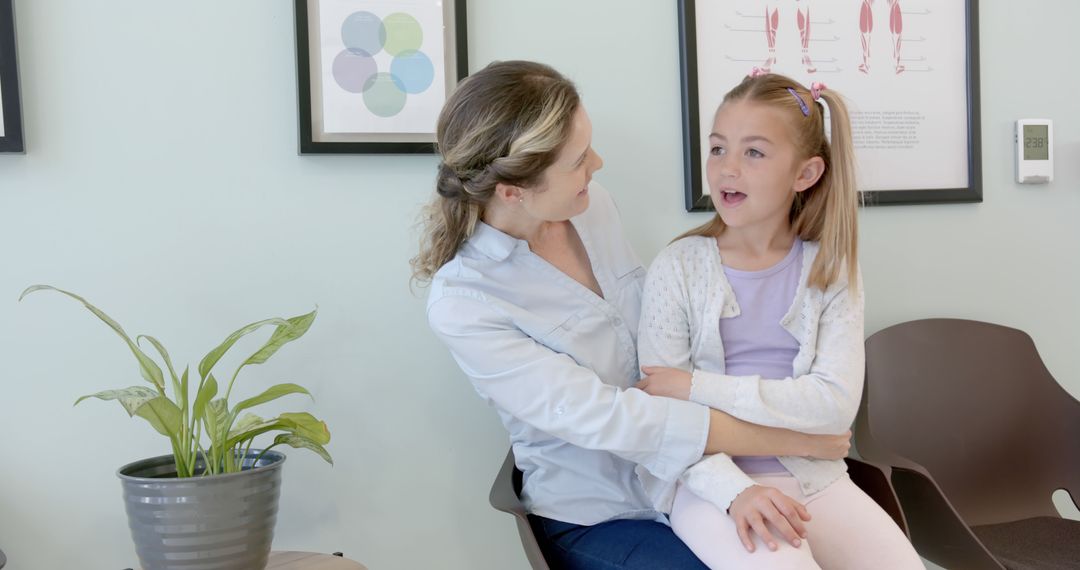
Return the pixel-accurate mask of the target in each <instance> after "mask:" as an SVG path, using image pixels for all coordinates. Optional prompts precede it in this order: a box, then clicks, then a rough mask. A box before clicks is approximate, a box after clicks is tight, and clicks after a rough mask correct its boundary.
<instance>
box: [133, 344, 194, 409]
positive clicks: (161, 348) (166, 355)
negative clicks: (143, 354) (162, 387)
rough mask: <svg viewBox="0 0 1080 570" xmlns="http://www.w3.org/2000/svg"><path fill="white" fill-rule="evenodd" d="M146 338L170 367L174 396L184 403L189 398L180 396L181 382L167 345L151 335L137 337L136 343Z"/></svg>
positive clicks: (185, 395) (184, 395)
mask: <svg viewBox="0 0 1080 570" xmlns="http://www.w3.org/2000/svg"><path fill="white" fill-rule="evenodd" d="M144 338H145V339H146V340H148V341H150V344H152V345H154V348H156V349H157V351H158V354H160V355H161V358H162V360H164V361H165V366H166V367H168V369H169V375H170V376H171V377H172V384H173V392H174V394H173V395H174V396H175V397H176V399H177V400H180V401H181V402H182V401H183V400H184V398H187V394H186V393H185V394H180V382H179V380H177V379H176V370H175V369H174V368H173V363H172V359H171V358H169V351H167V350H165V345H163V344H161V343H160V342H158V339H156V338H154V337H152V336H150V335H146V334H141V335H139V336H137V337H135V341H136V343H138V342H140V341H142V339H144Z"/></svg>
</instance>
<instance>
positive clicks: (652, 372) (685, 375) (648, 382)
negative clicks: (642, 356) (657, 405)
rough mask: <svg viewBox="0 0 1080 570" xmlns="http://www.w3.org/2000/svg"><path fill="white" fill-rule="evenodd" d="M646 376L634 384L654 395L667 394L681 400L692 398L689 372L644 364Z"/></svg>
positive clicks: (643, 370)
mask: <svg viewBox="0 0 1080 570" xmlns="http://www.w3.org/2000/svg"><path fill="white" fill-rule="evenodd" d="M641 371H642V372H644V373H645V378H643V379H642V380H641V381H640V382H638V383H637V384H635V385H634V387H635V388H637V389H639V390H644V391H645V392H646V393H648V394H649V395H652V396H667V397H668V398H676V399H679V400H689V399H690V385H691V378H693V376H691V375H690V373H689V372H686V371H685V370H679V369H678V368H666V367H663V366H642V367H641Z"/></svg>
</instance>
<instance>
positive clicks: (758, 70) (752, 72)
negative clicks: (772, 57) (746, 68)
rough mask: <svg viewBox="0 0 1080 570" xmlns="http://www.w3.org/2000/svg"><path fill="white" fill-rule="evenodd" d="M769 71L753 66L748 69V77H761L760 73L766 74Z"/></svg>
mask: <svg viewBox="0 0 1080 570" xmlns="http://www.w3.org/2000/svg"><path fill="white" fill-rule="evenodd" d="M768 74H769V72H768V71H765V70H764V69H761V68H760V67H754V69H751V70H750V77H761V76H762V75H768Z"/></svg>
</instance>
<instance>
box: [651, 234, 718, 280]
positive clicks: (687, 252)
mask: <svg viewBox="0 0 1080 570" xmlns="http://www.w3.org/2000/svg"><path fill="white" fill-rule="evenodd" d="M718 266H719V259H718V253H717V250H716V240H715V239H713V238H711V237H704V236H688V237H684V238H682V239H678V240H675V241H673V242H671V243H670V244H668V245H667V247H665V248H664V249H662V250H660V253H658V254H657V255H656V259H654V260H653V262H652V265H650V266H649V272H650V273H652V272H654V271H662V272H665V273H679V274H686V273H701V272H702V271H708V270H709V269H711V268H713V267H718Z"/></svg>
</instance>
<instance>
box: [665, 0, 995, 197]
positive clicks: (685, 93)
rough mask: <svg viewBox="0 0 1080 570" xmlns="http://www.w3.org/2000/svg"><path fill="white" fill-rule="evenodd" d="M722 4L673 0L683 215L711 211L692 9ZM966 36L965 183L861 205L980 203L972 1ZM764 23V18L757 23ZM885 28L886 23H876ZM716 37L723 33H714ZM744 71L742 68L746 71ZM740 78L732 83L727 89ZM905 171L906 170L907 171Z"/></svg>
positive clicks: (873, 193) (890, 193)
mask: <svg viewBox="0 0 1080 570" xmlns="http://www.w3.org/2000/svg"><path fill="white" fill-rule="evenodd" d="M713 1H723V0H678V25H679V65H680V75H681V79H682V120H683V164H684V174H685V207H686V210H687V211H688V212H703V211H713V206H712V201H711V199H710V197H709V195H708V194H707V193H705V192H704V191H703V180H702V175H701V173H702V157H703V156H704V155H703V150H704V149H703V148H702V145H701V144H700V141H701V140H702V139H701V132H699V127H698V125H700V120H701V117H702V113H703V112H704V113H709V114H711V113H713V112H714V111H715V109H702V108H701V103H700V99H699V77H698V69H699V63H700V62H699V53H698V49H697V46H698V41H697V36H698V22H697V16H696V15H697V13H698V10H697V6H698V5H699V4H700V3H702V2H713ZM964 13H965V15H964V26H965V28H964V29H965V33H966V42H965V45H966V54H965V56H964V60H965V67H966V70H965V71H966V77H965V80H966V81H965V86H966V93H965V99H966V106H967V112H966V116H967V133H966V141H967V184H966V185H965V186H958V187H942V188H934V189H889V190H863V191H861V192H860V194H861V198H862V202H863V204H865V205H869V206H890V205H904V204H941V203H974V202H982V199H983V198H982V159H981V153H982V150H981V129H980V126H981V115H980V106H979V33H978V25H979V24H978V22H979V14H978V0H964ZM763 21H764V19H763ZM879 25H887V23H879ZM717 33H724V32H723V31H722V30H718V31H717ZM749 69H750V67H749V66H747V70H748V71H749ZM739 79H740V78H732V83H731V85H732V86H734V85H735V83H736V82H737V81H738V80H739ZM909 167H910V166H909Z"/></svg>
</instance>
